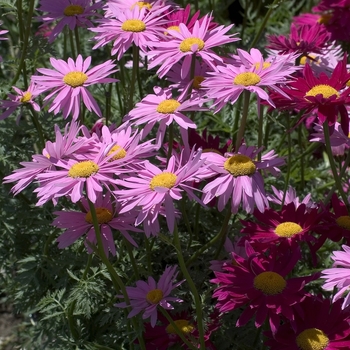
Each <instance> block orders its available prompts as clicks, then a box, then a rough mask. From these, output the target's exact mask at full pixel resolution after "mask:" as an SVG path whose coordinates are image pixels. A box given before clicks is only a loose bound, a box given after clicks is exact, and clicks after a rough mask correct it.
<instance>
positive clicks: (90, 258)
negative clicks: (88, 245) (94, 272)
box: [82, 254, 92, 280]
mask: <svg viewBox="0 0 350 350" xmlns="http://www.w3.org/2000/svg"><path fill="white" fill-rule="evenodd" d="M91 263H92V254H89V256H88V261H87V263H86V267H85V270H84V273H83V278H82V279H83V280H84V279H85V278H86V276H87V274H88V272H89V270H90V267H91Z"/></svg>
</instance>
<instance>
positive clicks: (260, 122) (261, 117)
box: [258, 105, 264, 162]
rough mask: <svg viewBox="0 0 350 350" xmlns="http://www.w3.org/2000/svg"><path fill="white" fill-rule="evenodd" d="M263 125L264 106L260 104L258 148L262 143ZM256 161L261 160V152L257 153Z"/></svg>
mask: <svg viewBox="0 0 350 350" xmlns="http://www.w3.org/2000/svg"><path fill="white" fill-rule="evenodd" d="M263 126H264V106H263V105H260V113H259V119H258V148H260V147H261V146H262V143H263ZM258 161H259V162H260V161H261V152H259V154H258Z"/></svg>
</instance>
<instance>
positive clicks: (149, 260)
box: [145, 236, 153, 275]
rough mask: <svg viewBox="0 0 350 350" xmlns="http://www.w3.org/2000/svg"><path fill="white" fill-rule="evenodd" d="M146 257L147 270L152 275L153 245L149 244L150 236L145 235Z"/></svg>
mask: <svg viewBox="0 0 350 350" xmlns="http://www.w3.org/2000/svg"><path fill="white" fill-rule="evenodd" d="M145 246H146V253H147V254H146V257H147V270H148V273H149V274H150V275H152V274H153V270H152V245H151V244H149V241H148V238H147V237H146V236H145Z"/></svg>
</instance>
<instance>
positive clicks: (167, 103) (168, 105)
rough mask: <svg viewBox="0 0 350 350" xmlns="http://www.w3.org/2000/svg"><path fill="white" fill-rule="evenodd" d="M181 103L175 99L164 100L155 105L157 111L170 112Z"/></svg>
mask: <svg viewBox="0 0 350 350" xmlns="http://www.w3.org/2000/svg"><path fill="white" fill-rule="evenodd" d="M180 105H181V103H180V102H179V101H176V100H172V99H170V100H164V101H162V102H160V103H159V105H158V106H157V112H158V113H162V114H171V113H174V112H175V111H176V109H177V108H178V107H180Z"/></svg>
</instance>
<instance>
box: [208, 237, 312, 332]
mask: <svg viewBox="0 0 350 350" xmlns="http://www.w3.org/2000/svg"><path fill="white" fill-rule="evenodd" d="M245 246H246V253H247V256H248V258H247V259H243V258H242V257H240V256H239V255H237V254H235V253H233V256H234V258H235V262H236V263H235V264H232V265H228V264H226V265H223V267H222V269H223V272H220V271H214V273H215V278H214V279H212V280H211V281H210V282H212V283H215V284H218V285H219V286H218V287H217V288H216V289H215V291H214V294H213V298H217V299H218V302H217V304H216V307H217V308H218V309H219V310H220V312H228V311H232V310H235V309H238V308H241V307H242V306H247V307H246V308H245V310H244V311H243V313H242V314H241V316H240V317H239V319H238V321H237V324H236V325H237V327H240V326H244V325H245V324H246V323H247V322H248V321H249V320H250V319H251V318H252V317H253V316H254V314H256V318H255V326H256V327H260V326H261V325H263V324H264V322H265V320H266V319H268V320H269V323H270V327H271V329H272V331H273V332H274V331H276V329H277V328H278V326H279V324H280V321H281V317H282V318H286V319H288V320H290V321H293V320H294V318H295V311H294V310H293V306H294V305H296V304H298V303H300V302H301V301H302V300H303V299H304V298H305V297H306V292H305V291H304V286H305V284H307V283H309V282H310V281H312V280H314V279H316V278H317V277H318V276H316V275H313V276H306V277H298V278H286V276H287V275H288V274H289V273H290V272H291V271H292V269H293V268H294V267H295V264H296V263H297V262H298V260H299V259H300V258H301V256H300V253H299V251H298V250H292V249H290V250H288V249H285V250H283V252H280V251H279V250H280V248H277V247H276V246H274V247H273V248H271V249H270V251H269V255H268V256H265V255H264V254H262V253H258V252H255V251H254V249H253V248H252V247H251V245H250V244H249V243H248V242H246V244H245ZM277 254H278V255H277Z"/></svg>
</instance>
